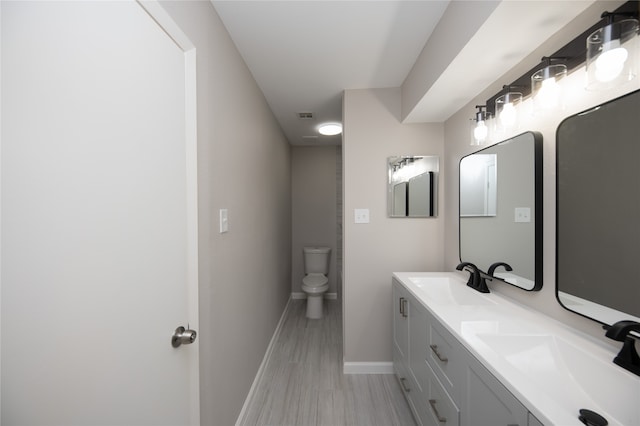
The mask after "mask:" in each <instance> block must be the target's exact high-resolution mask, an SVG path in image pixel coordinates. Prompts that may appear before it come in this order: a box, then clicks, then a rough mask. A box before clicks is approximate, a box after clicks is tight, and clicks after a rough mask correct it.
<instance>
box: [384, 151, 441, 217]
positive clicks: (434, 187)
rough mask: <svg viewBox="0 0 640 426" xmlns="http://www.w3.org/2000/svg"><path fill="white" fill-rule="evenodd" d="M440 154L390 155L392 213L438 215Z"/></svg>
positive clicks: (389, 175)
mask: <svg viewBox="0 0 640 426" xmlns="http://www.w3.org/2000/svg"><path fill="white" fill-rule="evenodd" d="M438 169H439V159H438V157H437V156H426V155H409V156H395V157H389V158H388V159H387V172H388V185H387V207H388V208H387V212H388V215H389V217H436V216H437V215H438Z"/></svg>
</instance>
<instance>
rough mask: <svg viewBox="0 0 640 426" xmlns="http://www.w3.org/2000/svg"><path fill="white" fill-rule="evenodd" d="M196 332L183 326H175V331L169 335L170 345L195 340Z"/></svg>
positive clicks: (175, 345) (177, 345) (175, 346)
mask: <svg viewBox="0 0 640 426" xmlns="http://www.w3.org/2000/svg"><path fill="white" fill-rule="evenodd" d="M197 335H198V333H196V331H195V330H188V329H186V328H184V327H178V328H176V331H175V332H174V333H173V336H171V346H173V347H174V348H177V347H179V346H180V345H182V344H185V345H188V344H190V343H193V342H194V341H195V340H196V337H197Z"/></svg>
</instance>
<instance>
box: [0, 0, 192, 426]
mask: <svg viewBox="0 0 640 426" xmlns="http://www.w3.org/2000/svg"><path fill="white" fill-rule="evenodd" d="M152 6H153V5H152ZM154 7H155V10H156V11H160V12H161V11H162V9H161V8H158V7H157V5H156V6H154ZM0 8H1V9H0V13H1V35H2V45H1V49H2V50H1V54H2V64H1V66H2V68H1V69H2V74H1V82H2V86H1V96H2V104H1V108H2V109H1V123H0V124H1V126H2V132H1V140H0V143H1V193H0V194H1V227H0V232H1V264H0V266H1V268H2V269H1V282H0V285H1V287H0V289H1V346H2V351H1V363H2V380H1V381H2V389H1V397H2V406H1V410H2V424H3V425H4V426H9V425H13V424H43V425H74V424H76V425H94V424H104V425H163V424H166V425H181V424H196V423H198V422H199V418H198V408H199V407H198V356H197V354H198V340H196V341H195V343H193V344H190V345H183V346H181V347H179V348H173V347H172V345H171V336H172V334H173V332H174V330H175V329H176V328H177V327H178V326H184V327H187V326H188V324H189V325H190V326H191V328H192V329H196V328H197V326H198V324H197V321H198V318H197V279H196V270H197V269H196V267H197V250H196V247H197V242H196V235H197V234H196V232H197V230H196V225H195V224H196V213H195V212H196V209H195V207H196V206H195V196H194V194H195V178H194V176H195V166H194V163H195V144H194V140H193V138H194V137H195V136H194V135H195V133H194V132H193V128H194V123H193V117H194V113H195V111H194V109H193V106H194V104H195V102H194V99H195V98H194V97H193V96H194V95H193V90H194V88H195V86H194V83H193V79H194V78H195V65H194V61H195V51H193V52H192V54H193V56H192V57H191V56H189V55H190V53H189V52H186V53H185V50H184V46H183V47H179V46H178V45H177V44H176V42H175V41H174V40H176V37H174V35H172V36H171V37H169V35H167V32H166V31H168V32H169V33H171V31H172V30H175V28H173V29H167V28H165V27H164V26H163V27H161V26H160V25H162V24H161V23H158V22H162V21H163V19H164V18H166V17H167V16H166V14H165V15H164V16H161V17H160V18H161V19H156V17H155V16H154V18H152V17H151V16H149V13H148V12H147V11H146V10H145V9H144V8H143V7H141V5H140V4H138V3H136V2H132V1H117V2H94V1H86V2H85V1H77V2H58V1H46V2H31V1H22V2H12V1H2V2H0ZM145 8H148V6H147V5H146V4H145ZM152 9H153V8H152ZM165 20H166V19H165ZM174 25H175V24H174ZM177 38H180V37H177Z"/></svg>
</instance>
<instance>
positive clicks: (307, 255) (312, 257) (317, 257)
mask: <svg viewBox="0 0 640 426" xmlns="http://www.w3.org/2000/svg"><path fill="white" fill-rule="evenodd" d="M302 253H303V254H304V273H305V274H323V275H327V273H328V272H329V255H330V254H331V249H330V248H329V247H304V248H303V249H302Z"/></svg>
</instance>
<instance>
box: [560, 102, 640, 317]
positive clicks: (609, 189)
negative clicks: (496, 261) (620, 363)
mask: <svg viewBox="0 0 640 426" xmlns="http://www.w3.org/2000/svg"><path fill="white" fill-rule="evenodd" d="M638 111H640V91H635V92H632V93H630V94H628V95H625V96H623V97H621V98H618V99H614V100H613V101H610V102H607V103H605V104H603V105H599V106H597V107H595V108H592V109H590V110H588V111H585V112H582V113H579V114H576V115H573V116H571V117H569V118H567V119H565V120H564V121H563V122H562V123H560V125H559V126H558V130H557V138H556V139H557V141H556V144H557V146H556V149H557V205H556V209H557V234H556V235H557V237H556V238H557V266H556V275H557V294H558V300H559V301H560V303H561V304H562V305H563V306H564V307H565V308H567V309H569V310H571V311H574V312H577V313H579V314H581V315H584V316H587V317H589V318H592V319H595V320H596V321H599V322H602V323H604V324H613V323H614V322H617V321H620V320H625V319H633V320H635V321H640V281H639V277H640V274H639V269H638V265H639V263H640V226H639V225H638V221H639V220H640V192H638V188H639V185H640V178H639V177H638V159H639V158H640V140H639V139H638V137H639V135H640V120H638Z"/></svg>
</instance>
